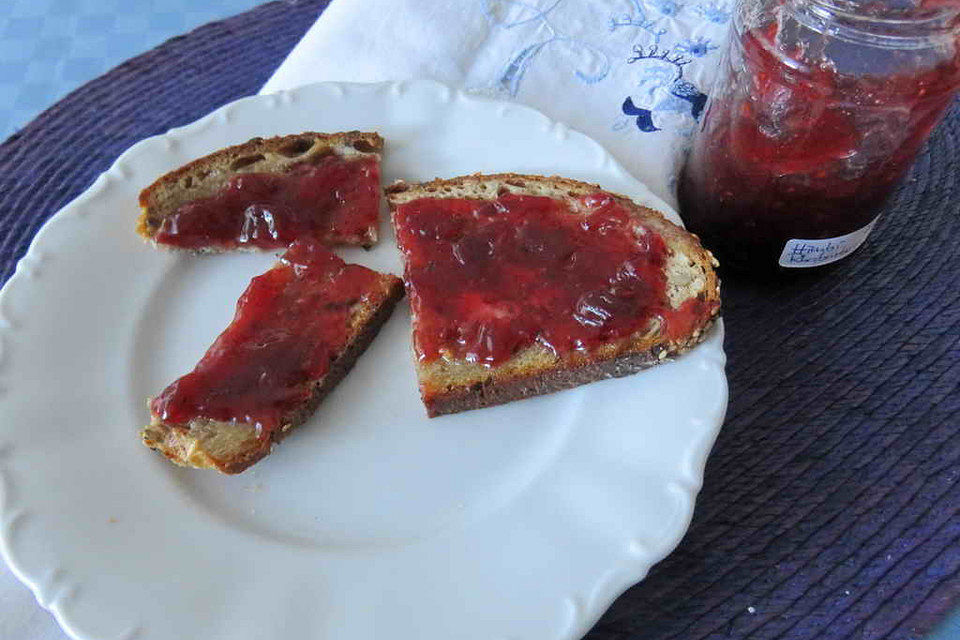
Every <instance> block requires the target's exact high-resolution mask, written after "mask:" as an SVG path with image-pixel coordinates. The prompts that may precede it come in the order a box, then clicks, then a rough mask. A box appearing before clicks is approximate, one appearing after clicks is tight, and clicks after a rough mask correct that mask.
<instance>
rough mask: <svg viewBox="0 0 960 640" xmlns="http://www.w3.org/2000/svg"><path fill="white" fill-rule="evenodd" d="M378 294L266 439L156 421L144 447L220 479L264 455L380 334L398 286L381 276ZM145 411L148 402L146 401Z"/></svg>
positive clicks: (248, 430)
mask: <svg viewBox="0 0 960 640" xmlns="http://www.w3.org/2000/svg"><path fill="white" fill-rule="evenodd" d="M381 284H382V286H383V292H382V293H383V295H382V297H381V298H380V300H379V301H378V302H377V303H376V304H373V305H369V306H367V307H363V308H360V309H358V311H357V313H356V316H355V320H354V322H353V325H354V327H355V329H354V335H353V337H352V338H351V339H350V341H349V342H348V343H347V346H346V347H345V348H344V350H343V352H342V353H341V354H340V355H339V356H338V357H337V358H336V359H335V360H334V361H333V362H332V363H331V366H330V370H329V371H327V374H326V375H325V376H324V377H323V378H321V379H319V380H315V381H313V382H312V383H311V384H312V386H313V389H312V392H311V394H310V397H309V398H308V399H307V400H305V401H304V402H303V403H302V404H301V405H300V406H299V407H297V409H296V410H294V411H291V412H290V413H289V414H287V415H285V416H284V417H283V419H282V420H281V426H280V428H279V429H276V430H274V431H273V433H272V434H271V436H270V437H269V438H259V437H258V435H259V434H258V431H257V428H256V427H255V426H254V425H251V424H244V423H232V422H230V423H228V422H215V421H209V420H194V421H191V422H190V423H189V424H187V425H177V424H170V423H165V422H163V421H162V420H161V419H160V418H158V417H157V416H152V417H151V422H150V424H149V425H148V426H146V427H144V428H143V430H142V431H141V432H140V435H141V438H142V440H143V444H144V445H146V446H147V447H149V448H151V449H154V450H155V451H158V452H160V453H161V454H163V455H164V456H166V457H167V459H169V460H170V461H171V462H173V463H175V464H177V465H180V466H187V467H196V468H198V469H214V470H216V471H219V472H221V473H224V474H229V475H232V474H237V473H240V472H242V471H244V470H245V469H247V468H249V467H250V466H251V465H253V464H254V463H256V462H258V461H259V460H261V459H262V458H264V457H265V456H267V455H268V454H269V453H270V451H271V449H272V447H273V445H274V444H275V443H277V442H280V441H281V440H282V439H283V438H284V437H286V435H287V433H289V431H290V430H291V429H292V428H293V427H296V426H299V425H300V424H302V423H303V422H305V421H306V420H307V419H308V418H309V417H310V416H311V415H313V412H314V411H315V410H316V408H317V406H318V405H319V404H320V402H321V401H322V400H323V399H324V398H325V397H326V396H327V394H329V393H330V391H332V390H333V388H334V387H336V386H337V384H338V383H339V382H340V381H341V380H342V379H343V378H344V377H345V376H346V375H347V373H349V371H350V369H351V368H353V365H354V363H356V361H357V358H359V357H360V355H361V354H362V353H363V352H364V351H366V349H367V347H368V346H370V343H371V342H372V341H373V339H374V338H375V337H376V336H377V333H379V331H380V328H381V327H382V326H383V324H384V323H385V322H386V321H387V319H388V318H389V317H390V314H391V313H393V309H394V307H395V306H396V304H397V302H398V301H399V300H400V298H402V297H403V293H404V289H403V281H402V280H400V278H397V277H396V276H392V275H383V274H381ZM148 406H149V401H148Z"/></svg>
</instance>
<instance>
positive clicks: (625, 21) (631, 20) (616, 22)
mask: <svg viewBox="0 0 960 640" xmlns="http://www.w3.org/2000/svg"><path fill="white" fill-rule="evenodd" d="M660 1H661V2H670V3H672V4H674V6H676V5H675V3H673V0H660ZM631 2H632V3H633V14H632V15H631V14H629V13H628V14H624V15H623V16H620V17H616V16H614V17H612V18H610V31H616V30H617V29H619V28H621V27H635V28H637V29H643V30H644V31H646V32H647V33H649V34H650V35H652V36H653V41H654V42H655V43H659V42H660V38H661V37H662V36H663V35H664V34H666V33H667V30H666V29H664V28H663V27H658V26H657V21H656V20H650V19H648V18H647V12H646V11H644V10H643V6H642V5H641V4H640V0H631Z"/></svg>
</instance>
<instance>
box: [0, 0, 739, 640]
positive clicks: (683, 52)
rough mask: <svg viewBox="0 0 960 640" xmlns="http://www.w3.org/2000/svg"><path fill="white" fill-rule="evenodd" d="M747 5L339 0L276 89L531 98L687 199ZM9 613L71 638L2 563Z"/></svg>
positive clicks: (658, 187)
mask: <svg viewBox="0 0 960 640" xmlns="http://www.w3.org/2000/svg"><path fill="white" fill-rule="evenodd" d="M733 2H734V0H590V1H589V2H588V1H586V0H334V2H333V3H332V4H331V5H330V6H329V7H328V8H327V10H326V11H324V13H323V14H322V15H321V16H320V19H319V20H318V21H317V22H316V24H314V25H313V27H312V28H311V29H310V31H309V32H308V33H307V35H306V36H305V37H304V39H303V40H302V41H301V42H300V44H299V45H297V47H296V48H295V49H294V50H293V52H292V53H291V54H290V55H289V56H288V57H287V59H286V60H285V61H284V63H283V64H282V65H281V66H280V68H279V69H278V70H277V72H276V73H275V74H274V76H273V77H272V78H271V79H270V81H269V82H268V83H267V84H266V85H265V86H264V88H263V92H264V93H269V92H271V91H275V90H277V89H285V88H292V87H295V86H298V85H302V84H307V83H310V82H318V81H322V80H348V81H356V82H375V81H381V80H402V79H406V78H432V79H435V80H439V81H441V82H444V83H447V84H449V85H452V86H456V87H463V88H466V89H468V90H471V91H477V92H482V93H484V94H487V95H490V96H497V97H502V98H506V99H512V100H517V101H518V102H523V103H526V104H529V105H531V106H533V107H535V108H537V109H539V110H541V111H543V112H544V113H546V114H547V115H548V116H550V117H552V118H554V119H557V120H560V121H563V122H566V123H567V124H569V125H571V126H572V127H574V128H575V129H578V130H580V131H582V132H584V133H586V134H587V135H590V136H591V137H593V138H594V139H596V140H598V141H599V142H600V143H601V144H603V145H604V146H605V147H606V148H607V149H608V150H610V151H611V152H612V153H613V154H614V155H615V156H617V158H618V159H619V160H620V162H622V163H623V165H624V166H625V167H627V169H628V170H630V171H631V172H632V173H633V174H634V175H635V176H636V177H637V178H639V179H640V180H642V181H643V182H645V183H646V184H647V185H648V186H649V187H650V188H651V189H653V191H654V192H655V193H656V194H657V195H659V196H660V197H662V198H664V199H665V200H667V201H668V202H675V200H674V198H673V195H672V191H673V181H672V176H673V175H674V174H675V172H674V169H675V163H676V161H677V159H678V151H679V150H680V149H681V148H682V147H683V145H684V142H685V140H686V139H687V138H688V137H689V135H690V134H691V133H692V132H693V131H694V129H695V128H696V124H697V120H698V118H699V116H700V113H701V111H702V109H703V103H704V101H705V99H706V96H705V94H706V93H707V92H708V91H709V88H708V87H709V80H710V78H711V76H712V73H713V71H714V69H715V68H716V66H717V62H718V58H719V54H720V52H721V51H722V48H723V41H724V38H725V36H726V31H727V27H728V24H729V19H730V14H731V11H732V9H733ZM628 99H629V102H627V100H628ZM561 170H562V168H560V167H558V172H559V171H561ZM0 611H2V612H3V615H2V616H0V638H24V640H28V639H29V640H65V639H66V635H65V634H64V633H63V632H61V631H60V630H59V628H58V627H57V625H56V623H55V622H54V620H53V617H52V616H50V615H49V614H48V613H46V612H45V611H43V610H42V609H41V608H40V607H39V606H37V605H36V602H35V601H34V599H33V596H32V595H31V594H30V592H29V590H28V589H26V588H25V587H23V586H22V585H20V584H19V583H18V582H17V581H16V579H15V578H14V577H13V575H12V574H11V573H10V572H9V571H8V570H7V569H6V567H3V566H2V564H0Z"/></svg>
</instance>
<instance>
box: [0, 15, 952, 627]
mask: <svg viewBox="0 0 960 640" xmlns="http://www.w3.org/2000/svg"><path fill="white" fill-rule="evenodd" d="M258 4H261V0H0V140H5V139H6V138H7V137H8V136H10V135H11V134H13V133H14V132H16V131H17V130H18V129H19V128H21V127H22V126H23V125H25V124H27V123H28V122H29V121H30V120H32V119H33V118H34V117H35V116H37V115H38V114H39V113H40V112H41V111H43V110H44V109H46V108H47V107H49V106H51V105H52V104H53V103H54V102H56V101H57V100H59V99H60V98H62V97H64V96H65V95H67V94H68V93H69V92H70V91H73V90H74V89H76V88H77V87H79V86H81V85H82V84H84V83H85V82H88V81H89V80H92V79H94V78H96V77H97V76H99V75H101V74H103V73H105V72H107V71H109V70H110V69H111V68H113V67H115V66H116V65H118V64H120V63H122V62H123V61H125V60H127V59H128V58H131V57H133V56H136V55H138V54H140V53H143V52H145V51H147V50H149V49H151V48H153V47H155V46H157V45H159V44H161V43H163V42H164V41H165V40H167V39H169V38H172V37H174V36H177V35H180V34H183V33H186V32H188V31H190V30H191V29H194V28H196V27H198V26H200V25H202V24H204V23H207V22H210V21H212V20H218V19H222V18H225V17H229V16H231V15H234V14H237V13H240V12H242V11H246V10H247V9H250V8H253V7H254V6H256V5H258ZM0 581H2V582H4V583H7V582H12V576H10V575H9V574H8V573H7V570H6V567H3V566H2V565H0ZM17 596H21V597H22V599H21V598H17V599H16V602H15V601H14V598H11V597H10V596H7V597H3V598H0V632H6V631H7V630H8V628H7V627H6V626H5V625H4V623H3V621H2V618H3V612H4V610H5V609H6V610H7V612H8V613H9V612H10V611H12V610H13V609H14V608H19V607H29V608H30V614H29V615H31V617H32V616H35V617H36V619H35V620H34V624H35V625H36V626H35V627H32V628H33V631H32V632H33V633H38V634H40V635H38V636H37V637H40V636H43V637H54V635H56V636H58V637H59V635H60V634H59V632H57V631H56V629H55V623H54V622H53V619H52V618H51V617H50V616H49V614H46V613H45V612H43V611H42V610H40V608H39V607H38V606H36V605H35V604H34V603H32V602H28V598H29V596H28V592H27V590H26V588H22V591H20V590H17ZM8 598H9V599H8ZM31 600H32V599H31ZM24 628H25V627H21V626H18V627H17V629H18V630H22V629H24ZM9 631H11V632H12V631H13V629H9ZM47 634H50V635H47ZM0 637H6V636H5V635H4V633H0ZM24 640H32V639H31V638H24ZM930 640H960V612H957V613H955V614H954V615H953V616H952V617H951V619H949V620H948V621H946V623H945V624H944V625H942V626H941V628H940V629H939V630H938V631H937V632H936V633H935V634H933V635H932V636H930Z"/></svg>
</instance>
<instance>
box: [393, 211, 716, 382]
mask: <svg viewBox="0 0 960 640" xmlns="http://www.w3.org/2000/svg"><path fill="white" fill-rule="evenodd" d="M574 206H575V207H576V209H577V211H576V212H574V211H572V210H571V206H570V205H568V204H566V203H564V202H562V201H559V200H555V199H553V198H546V197H538V196H521V195H512V194H507V195H502V196H500V197H499V198H497V199H496V200H494V201H486V200H469V199H437V198H423V199H419V200H414V201H412V202H409V203H405V204H402V205H400V206H398V207H397V208H396V211H395V212H394V224H395V226H396V228H397V240H398V242H399V244H400V247H401V250H402V251H403V253H404V255H405V258H406V279H407V283H408V286H409V289H410V299H411V305H412V306H413V309H414V313H415V315H414V317H415V318H416V321H415V328H414V343H415V348H416V351H417V355H418V357H419V358H420V359H421V361H432V360H436V359H437V358H440V357H452V358H456V359H465V360H468V361H471V362H477V363H482V364H485V365H491V366H492V365H497V364H500V363H502V362H504V361H506V360H508V359H510V357H512V356H513V355H514V354H516V353H517V352H519V351H520V350H522V349H524V348H525V347H528V346H530V345H532V344H533V343H535V342H536V343H540V344H541V345H543V346H546V347H547V348H549V349H551V350H552V351H553V352H554V353H555V354H557V355H558V356H563V355H564V354H567V353H570V352H572V351H575V350H583V351H589V350H591V349H594V348H595V347H597V346H599V345H601V344H604V343H607V342H609V341H611V340H615V339H617V338H623V337H626V336H629V335H631V334H633V333H635V332H637V331H640V330H645V329H647V328H648V327H649V326H650V324H651V323H652V322H653V321H655V320H659V321H661V322H662V323H663V326H664V328H663V329H662V330H663V332H664V333H665V334H667V335H668V336H674V335H682V334H683V333H684V332H685V331H688V330H690V329H692V327H693V323H694V322H695V321H696V319H697V318H698V317H702V316H701V315H700V314H702V313H704V309H703V308H702V307H703V306H704V305H705V304H706V303H704V302H702V301H699V300H692V301H689V302H688V303H687V304H685V305H684V306H682V307H681V308H680V309H672V308H671V306H670V304H669V301H668V299H667V293H666V287H665V285H666V281H665V275H664V271H663V266H664V262H665V260H666V257H667V249H666V245H665V244H664V241H663V240H662V239H661V237H660V236H659V235H658V234H656V233H654V232H653V231H651V230H649V229H647V228H645V227H643V226H642V225H641V224H640V223H638V222H637V220H636V219H635V218H634V217H633V216H631V215H630V213H628V211H627V210H626V209H625V208H624V207H623V206H622V205H621V204H620V203H618V202H617V200H616V199H614V198H612V197H610V196H609V195H607V194H604V193H596V194H593V195H589V196H584V197H580V198H578V199H577V200H576V203H575V205H574ZM578 214H582V215H578ZM698 305H699V306H698Z"/></svg>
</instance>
